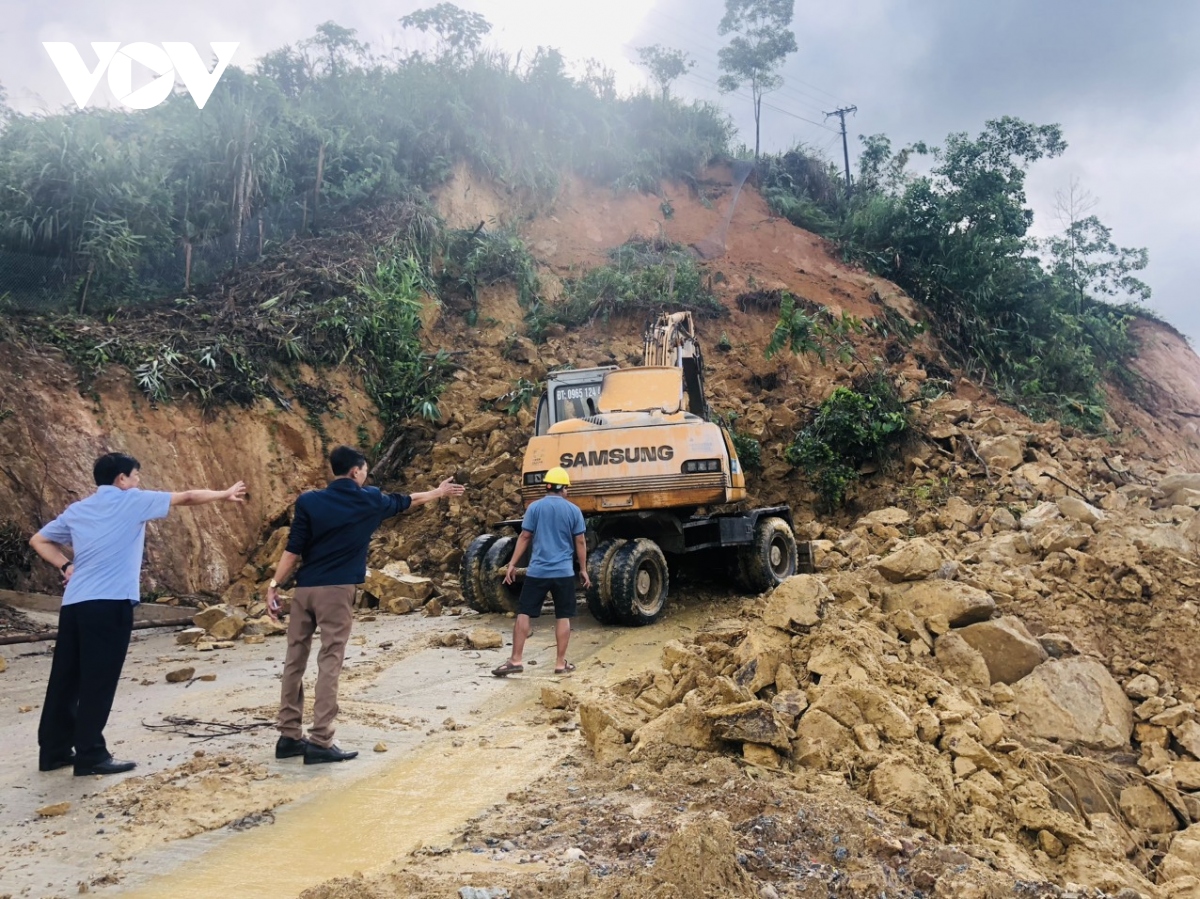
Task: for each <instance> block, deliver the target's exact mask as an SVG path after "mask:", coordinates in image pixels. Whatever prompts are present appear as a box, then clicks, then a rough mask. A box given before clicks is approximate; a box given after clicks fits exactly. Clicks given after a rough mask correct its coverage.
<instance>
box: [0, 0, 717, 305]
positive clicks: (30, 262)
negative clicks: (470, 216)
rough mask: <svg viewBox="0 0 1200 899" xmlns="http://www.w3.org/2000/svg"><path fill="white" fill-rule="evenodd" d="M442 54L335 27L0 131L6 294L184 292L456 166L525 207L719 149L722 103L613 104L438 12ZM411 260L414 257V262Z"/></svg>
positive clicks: (674, 167)
mask: <svg viewBox="0 0 1200 899" xmlns="http://www.w3.org/2000/svg"><path fill="white" fill-rule="evenodd" d="M405 24H406V25H407V26H408V27H412V28H415V29H419V30H422V31H426V32H428V33H431V34H435V35H436V36H437V37H438V40H439V47H438V50H437V51H436V52H434V53H419V52H418V53H411V54H409V55H406V56H401V57H389V58H381V57H377V56H373V55H371V53H370V51H369V49H368V48H367V47H366V46H365V45H363V44H362V43H360V42H359V41H358V40H356V39H355V34H354V31H353V30H352V29H347V28H343V27H341V26H338V25H336V24H334V23H332V22H327V23H325V24H324V25H321V26H320V27H319V28H318V29H317V33H316V34H315V35H314V36H313V37H312V38H309V39H308V40H305V41H302V42H300V43H299V44H297V45H294V46H287V47H283V48H281V49H279V50H275V51H273V52H271V53H268V54H267V55H266V56H264V57H263V58H262V59H260V60H259V64H258V67H257V71H255V72H252V73H251V72H245V71H241V70H238V69H236V68H231V69H229V70H227V71H226V73H225V74H224V76H223V77H222V78H221V81H220V83H219V84H218V85H217V88H216V90H215V91H214V92H213V95H212V96H211V98H210V99H209V101H208V103H207V105H206V106H205V108H204V110H203V114H200V113H199V111H198V110H197V109H196V108H195V105H194V104H193V103H192V101H191V99H190V98H188V97H187V96H185V95H177V96H173V97H171V98H169V99H168V100H167V101H166V102H165V103H163V104H162V105H161V106H159V107H156V108H154V109H151V110H147V111H144V112H139V113H134V114H129V113H127V112H124V111H119V110H107V109H93V110H88V111H85V112H69V113H63V114H57V115H49V116H42V115H25V114H19V113H15V114H12V115H11V117H10V118H9V119H8V120H7V121H6V122H5V123H4V125H3V130H2V131H0V277H3V279H4V280H3V282H0V292H4V291H9V292H11V293H13V294H14V296H15V297H18V298H25V299H28V300H32V299H36V298H37V297H39V296H41V297H65V298H69V301H70V303H71V305H73V306H74V307H75V308H80V309H90V308H93V307H95V306H96V305H97V304H102V305H104V306H107V307H111V306H113V305H115V304H117V303H127V302H131V301H143V300H145V299H148V298H151V297H159V296H163V295H167V294H176V293H179V292H184V291H187V290H190V289H191V288H192V287H193V286H194V285H197V284H201V283H204V282H207V281H209V280H211V279H212V278H214V277H215V276H217V275H218V274H221V273H222V272H223V271H226V270H228V268H230V266H231V265H234V264H239V263H244V262H246V261H252V260H255V259H257V258H259V256H260V252H261V251H262V250H260V240H261V241H262V243H263V245H264V246H263V247H262V249H269V247H270V246H271V244H272V241H279V240H284V239H286V238H288V237H290V236H291V235H292V234H296V233H299V234H310V233H319V232H325V231H327V230H328V229H329V228H330V227H331V226H334V225H335V224H337V223H338V221H339V215H340V214H342V213H345V212H347V211H350V210H355V209H359V208H363V207H371V206H375V205H378V204H379V203H381V202H383V201H386V200H388V199H389V198H393V197H397V196H403V195H406V194H408V193H411V192H413V191H427V190H429V189H430V188H432V187H434V186H436V185H437V184H439V183H441V182H442V181H444V180H445V179H446V178H447V176H448V175H449V174H450V173H451V171H452V170H453V168H454V166H455V165H456V164H457V163H459V162H465V163H467V164H469V165H471V166H473V167H474V168H475V169H476V170H478V171H480V172H482V173H485V174H487V175H490V176H493V177H495V178H496V179H497V180H499V181H500V182H501V183H502V184H504V185H506V186H507V187H508V188H509V190H510V191H512V192H514V193H516V194H517V195H518V196H521V197H523V198H526V199H528V200H530V201H538V200H542V199H545V198H548V197H549V196H551V195H552V194H553V192H554V190H555V189H556V187H557V183H558V179H559V177H560V174H561V173H562V172H564V171H574V172H576V173H578V174H580V175H582V176H584V177H586V178H589V179H591V180H593V181H596V182H599V183H605V184H610V185H613V186H614V187H616V188H620V189H632V190H643V189H646V190H657V188H658V184H659V182H660V180H661V179H663V178H665V177H683V176H691V175H693V174H694V173H696V172H698V171H699V170H700V169H701V168H702V167H703V166H704V165H705V164H707V163H708V162H709V161H711V160H712V159H713V158H714V157H716V156H718V155H719V154H721V153H723V152H724V151H725V149H726V147H727V144H728V141H729V138H730V135H731V133H732V128H731V125H730V123H729V121H728V119H727V117H726V116H725V115H724V114H723V113H721V112H720V111H719V110H718V109H717V108H716V107H713V106H711V105H708V104H702V103H690V104H689V103H683V102H681V101H679V100H674V99H670V98H668V99H666V100H664V99H663V98H662V97H661V96H659V95H657V94H656V93H652V92H650V91H646V92H643V93H640V94H636V95H633V96H629V97H617V96H616V95H615V92H614V91H613V90H612V88H611V77H610V76H606V75H605V74H604V73H603V72H598V71H597V70H596V68H595V66H593V67H592V68H591V69H590V70H589V72H588V73H587V74H585V75H583V76H581V77H578V78H576V77H572V76H571V75H570V74H569V73H568V71H567V64H566V61H565V59H564V58H563V56H562V55H561V54H560V53H559V52H558V51H556V50H553V49H547V48H539V49H538V50H537V51H536V52H535V53H533V54H531V55H530V56H528V57H527V58H526V59H525V60H522V61H520V62H519V64H514V61H513V60H511V59H509V58H507V57H505V56H503V55H502V54H498V53H492V52H487V51H481V50H480V49H479V40H480V38H481V37H482V34H484V33H486V29H487V27H488V26H487V23H486V21H483V20H481V19H480V18H478V17H476V16H475V15H474V14H468V13H463V12H462V11H461V10H457V8H456V7H453V6H452V5H451V4H447V3H442V4H439V5H438V6H436V7H433V8H432V9H430V10H423V11H420V12H419V13H414V14H412V15H410V16H406V17H405ZM414 251H415V250H414Z"/></svg>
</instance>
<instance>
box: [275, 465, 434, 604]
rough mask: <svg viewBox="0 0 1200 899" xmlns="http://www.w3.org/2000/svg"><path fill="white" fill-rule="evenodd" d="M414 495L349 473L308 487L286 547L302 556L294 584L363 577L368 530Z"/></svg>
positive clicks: (332, 582) (330, 583)
mask: <svg viewBox="0 0 1200 899" xmlns="http://www.w3.org/2000/svg"><path fill="white" fill-rule="evenodd" d="M410 505H412V499H411V498H410V497H409V496H407V495H405V494H402V493H383V492H382V491H380V489H379V488H378V487H359V486H358V484H357V483H355V482H354V481H353V480H352V479H351V478H335V479H334V480H333V481H330V483H329V486H328V487H326V488H325V489H324V490H310V491H309V492H308V493H302V494H300V498H299V499H297V500H296V514H295V515H294V516H293V517H292V529H291V531H290V532H289V533H288V542H287V551H288V552H290V553H295V554H296V555H298V556H300V558H301V559H302V561H303V564H301V566H300V571H299V572H297V574H296V586H297V587H335V586H340V585H344V584H361V583H362V582H363V581H365V580H366V579H367V549H368V547H369V546H370V545H371V535H372V534H374V533H375V531H376V529H377V528H378V527H379V525H381V524H382V523H383V520H384V519H385V518H391V517H392V516H393V515H397V514H399V513H400V512H403V511H404V510H405V509H407V508H408V507H409V506H410Z"/></svg>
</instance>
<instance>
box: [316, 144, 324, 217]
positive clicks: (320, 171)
mask: <svg viewBox="0 0 1200 899" xmlns="http://www.w3.org/2000/svg"><path fill="white" fill-rule="evenodd" d="M324 177H325V143H324V142H323V141H322V143H321V149H320V151H319V152H318V153H317V183H316V184H315V185H314V186H313V230H314V231H315V230H316V229H317V204H318V203H319V202H320V199H321V180H322V179H323V178H324Z"/></svg>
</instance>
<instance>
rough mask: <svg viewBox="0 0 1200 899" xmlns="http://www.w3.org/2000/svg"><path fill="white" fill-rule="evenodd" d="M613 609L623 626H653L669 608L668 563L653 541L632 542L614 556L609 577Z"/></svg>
mask: <svg viewBox="0 0 1200 899" xmlns="http://www.w3.org/2000/svg"><path fill="white" fill-rule="evenodd" d="M608 582H609V590H610V594H609V595H610V597H611V601H612V609H613V612H614V613H615V614H616V617H617V620H618V621H620V622H621V624H627V625H630V626H631V627H641V626H642V625H645V624H653V623H654V622H655V621H657V620H658V618H659V616H660V615H662V613H663V609H665V608H666V605H667V588H668V586H669V585H670V576H669V575H668V573H667V559H666V557H665V556H664V555H663V552H662V550H661V549H659V548H658V544H657V543H655V542H654V541H653V540H647V539H645V538H644V537H639V538H638V539H637V540H630V541H629V542H628V543H626V544H625V545H624V546H622V547H621V548H620V549H619V550H617V553H616V555H615V556H613V560H612V567H611V569H610V573H609V578H608Z"/></svg>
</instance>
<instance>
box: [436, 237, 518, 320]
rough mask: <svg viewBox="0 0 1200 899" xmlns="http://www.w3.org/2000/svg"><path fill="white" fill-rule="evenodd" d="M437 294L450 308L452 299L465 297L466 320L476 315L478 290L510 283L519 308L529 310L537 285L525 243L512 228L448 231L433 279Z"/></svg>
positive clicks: (452, 304)
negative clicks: (466, 306) (515, 293)
mask: <svg viewBox="0 0 1200 899" xmlns="http://www.w3.org/2000/svg"><path fill="white" fill-rule="evenodd" d="M436 281H437V285H438V288H439V293H440V295H441V297H442V299H443V300H444V301H446V302H447V303H448V304H449V305H451V306H454V299H455V298H456V297H463V298H465V299H466V300H467V301H468V302H469V304H470V308H469V309H468V310H467V316H468V321H469V323H470V324H474V323H475V322H474V319H475V317H476V316H477V315H478V298H479V288H481V287H489V286H491V285H493V284H500V283H504V282H511V283H513V284H515V285H516V288H517V299H518V300H519V301H520V303H521V306H523V307H525V308H530V307H532V306H534V305H535V304H536V303H537V302H538V299H539V295H540V291H541V282H540V280H539V279H538V273H537V263H536V262H534V259H533V257H532V256H530V255H529V250H528V249H527V248H526V246H525V241H524V240H522V239H521V236H520V235H519V234H517V232H516V231H515V230H513V229H512V228H501V229H499V230H497V231H486V230H484V229H483V228H482V227H479V228H476V229H475V230H474V231H465V230H464V231H448V232H446V235H445V239H444V248H443V250H442V258H441V264H440V268H439V269H438V273H437V277H436Z"/></svg>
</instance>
